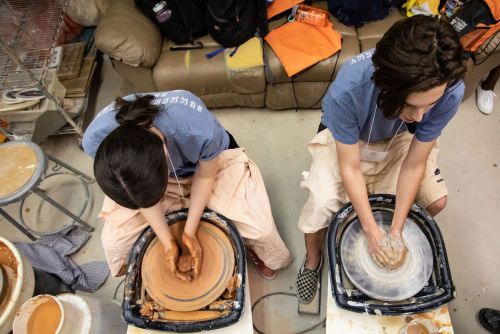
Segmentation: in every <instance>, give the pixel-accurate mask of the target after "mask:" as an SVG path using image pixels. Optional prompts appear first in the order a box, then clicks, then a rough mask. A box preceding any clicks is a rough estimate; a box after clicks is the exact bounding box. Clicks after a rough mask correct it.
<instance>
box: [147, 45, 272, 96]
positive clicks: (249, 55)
mask: <svg viewBox="0 0 500 334" xmlns="http://www.w3.org/2000/svg"><path fill="white" fill-rule="evenodd" d="M217 49H219V47H217V48H203V49H193V50H181V51H165V52H163V53H162V54H161V55H160V58H159V60H158V62H157V63H156V65H155V67H154V69H153V77H154V81H155V83H156V86H157V87H158V89H159V90H160V91H161V90H171V89H185V90H189V91H191V92H193V93H194V94H196V95H199V96H203V95H210V94H220V93H239V94H252V93H260V92H264V90H265V85H266V82H265V75H264V66H263V60H262V44H261V42H260V40H259V39H257V38H252V39H250V40H249V41H247V42H246V43H244V44H243V45H241V46H240V47H239V49H238V51H237V52H236V53H235V54H234V56H233V57H231V56H230V54H231V52H232V51H233V50H234V49H233V48H229V49H226V50H225V51H223V52H222V53H221V54H218V55H216V56H214V57H213V58H211V59H207V58H206V55H207V54H208V53H210V52H213V51H216V50H217Z"/></svg>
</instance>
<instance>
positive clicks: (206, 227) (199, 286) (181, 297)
mask: <svg viewBox="0 0 500 334" xmlns="http://www.w3.org/2000/svg"><path fill="white" fill-rule="evenodd" d="M183 228H184V224H182V223H177V224H174V225H171V226H170V229H171V232H172V235H173V236H174V237H175V238H176V240H177V243H178V244H179V245H181V240H180V236H181V234H182V229H183ZM197 236H198V240H199V242H200V244H201V246H202V247H203V261H202V265H201V270H200V274H199V276H198V278H197V279H194V280H193V281H191V282H184V281H182V280H180V279H178V278H177V277H175V275H174V274H173V273H171V272H170V271H169V270H168V269H167V266H166V261H165V256H164V249H163V246H162V245H161V243H160V242H159V240H158V238H155V239H154V240H153V241H152V242H151V243H150V245H149V246H148V248H147V250H146V253H145V254H144V258H143V261H142V282H143V286H144V287H145V289H146V291H147V292H148V294H149V295H150V296H151V297H152V298H153V300H154V301H155V302H157V303H158V304H159V305H161V306H162V307H164V308H166V309H169V310H173V311H194V310H199V309H201V308H203V307H205V306H207V305H208V304H210V303H212V302H213V301H214V300H216V299H217V298H218V297H219V296H220V295H221V294H222V293H223V292H224V290H225V289H226V287H227V285H228V283H229V280H230V279H231V277H232V275H233V273H234V270H235V257H234V250H233V247H232V244H231V242H230V241H229V239H228V237H227V235H226V234H225V233H224V232H223V231H222V230H221V229H219V228H218V227H217V226H215V225H213V224H210V223H206V222H203V221H202V222H200V225H199V227H198V234H197Z"/></svg>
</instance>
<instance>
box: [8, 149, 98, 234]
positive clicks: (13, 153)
mask: <svg viewBox="0 0 500 334" xmlns="http://www.w3.org/2000/svg"><path fill="white" fill-rule="evenodd" d="M48 160H50V161H52V162H53V163H55V164H56V167H54V168H53V172H49V173H47V168H48ZM0 162H1V163H0V215H2V216H3V217H5V219H7V220H8V221H9V222H10V223H12V224H13V225H14V226H15V227H17V228H18V229H19V230H20V231H21V232H23V233H24V234H25V235H26V236H27V237H28V238H30V239H31V240H35V239H36V237H35V236H34V235H33V234H37V235H44V234H47V233H41V232H37V231H34V230H32V229H30V228H29V227H28V225H27V224H26V223H25V221H24V218H23V205H24V201H25V199H26V198H27V197H28V196H29V195H31V194H35V195H37V196H39V197H40V198H41V199H42V200H43V201H46V202H48V203H49V204H51V205H53V206H54V207H55V208H57V209H58V210H59V211H61V212H62V213H64V214H65V215H67V216H69V217H70V218H72V219H73V222H72V224H74V223H78V224H80V225H81V226H82V227H83V228H84V229H85V230H87V231H90V232H91V231H94V228H93V227H92V226H90V225H89V224H87V223H86V222H84V221H83V220H82V219H81V218H80V216H81V215H82V214H83V212H84V211H85V209H86V207H87V204H88V201H89V187H88V183H91V182H94V179H92V178H91V177H89V176H87V175H85V174H83V173H82V172H80V171H79V170H77V169H74V168H73V167H71V166H69V165H67V164H65V163H64V162H62V161H60V160H58V159H56V158H54V157H52V156H50V155H45V153H44V152H43V151H42V149H41V148H40V147H39V146H38V145H36V144H35V143H33V142H29V141H13V142H8V143H4V144H0ZM61 167H62V168H64V169H66V170H67V171H70V172H71V173H68V172H65V171H59V169H60V168H61ZM61 174H69V175H72V176H75V177H77V178H79V179H80V180H81V181H82V184H83V185H84V189H85V192H86V199H85V202H84V204H83V208H82V210H81V212H80V213H79V214H78V215H75V214H73V213H72V212H70V211H69V210H68V209H66V208H65V207H64V206H62V205H61V204H59V203H58V202H56V201H55V200H54V199H53V198H51V197H49V196H48V195H47V194H46V192H45V191H44V190H43V189H41V188H39V185H40V183H41V182H42V181H43V180H44V179H46V178H49V177H51V176H55V175H61ZM18 201H21V205H20V208H19V216H20V222H18V221H16V220H15V219H14V218H13V217H12V216H10V215H9V214H8V213H7V212H5V211H4V210H2V209H1V207H2V206H4V205H7V204H11V203H15V202H18ZM72 224H71V225H72ZM65 227H66V226H65ZM56 232H58V231H55V232H51V233H56Z"/></svg>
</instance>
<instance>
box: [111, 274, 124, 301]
mask: <svg viewBox="0 0 500 334" xmlns="http://www.w3.org/2000/svg"><path fill="white" fill-rule="evenodd" d="M124 282H125V278H124V279H122V280H121V281H120V283H118V285H117V286H116V288H115V294H114V295H113V299H114V300H116V295H117V294H118V290H119V289H120V287H121V286H122V284H123V283H124ZM118 301H119V302H121V300H118Z"/></svg>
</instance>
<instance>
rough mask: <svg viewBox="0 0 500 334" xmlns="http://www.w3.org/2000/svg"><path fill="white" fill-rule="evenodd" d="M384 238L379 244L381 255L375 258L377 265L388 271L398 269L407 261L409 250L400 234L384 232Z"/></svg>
mask: <svg viewBox="0 0 500 334" xmlns="http://www.w3.org/2000/svg"><path fill="white" fill-rule="evenodd" d="M384 234H385V235H384V238H383V239H382V240H381V241H380V243H379V250H380V251H381V254H377V256H375V257H374V261H375V263H376V264H377V265H378V266H380V267H382V268H384V269H387V270H396V269H398V268H399V267H400V266H401V265H402V264H403V263H404V261H405V258H406V254H407V253H408V250H407V249H406V246H405V244H404V242H403V237H402V235H401V233H400V232H391V233H389V234H387V233H385V232H384Z"/></svg>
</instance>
